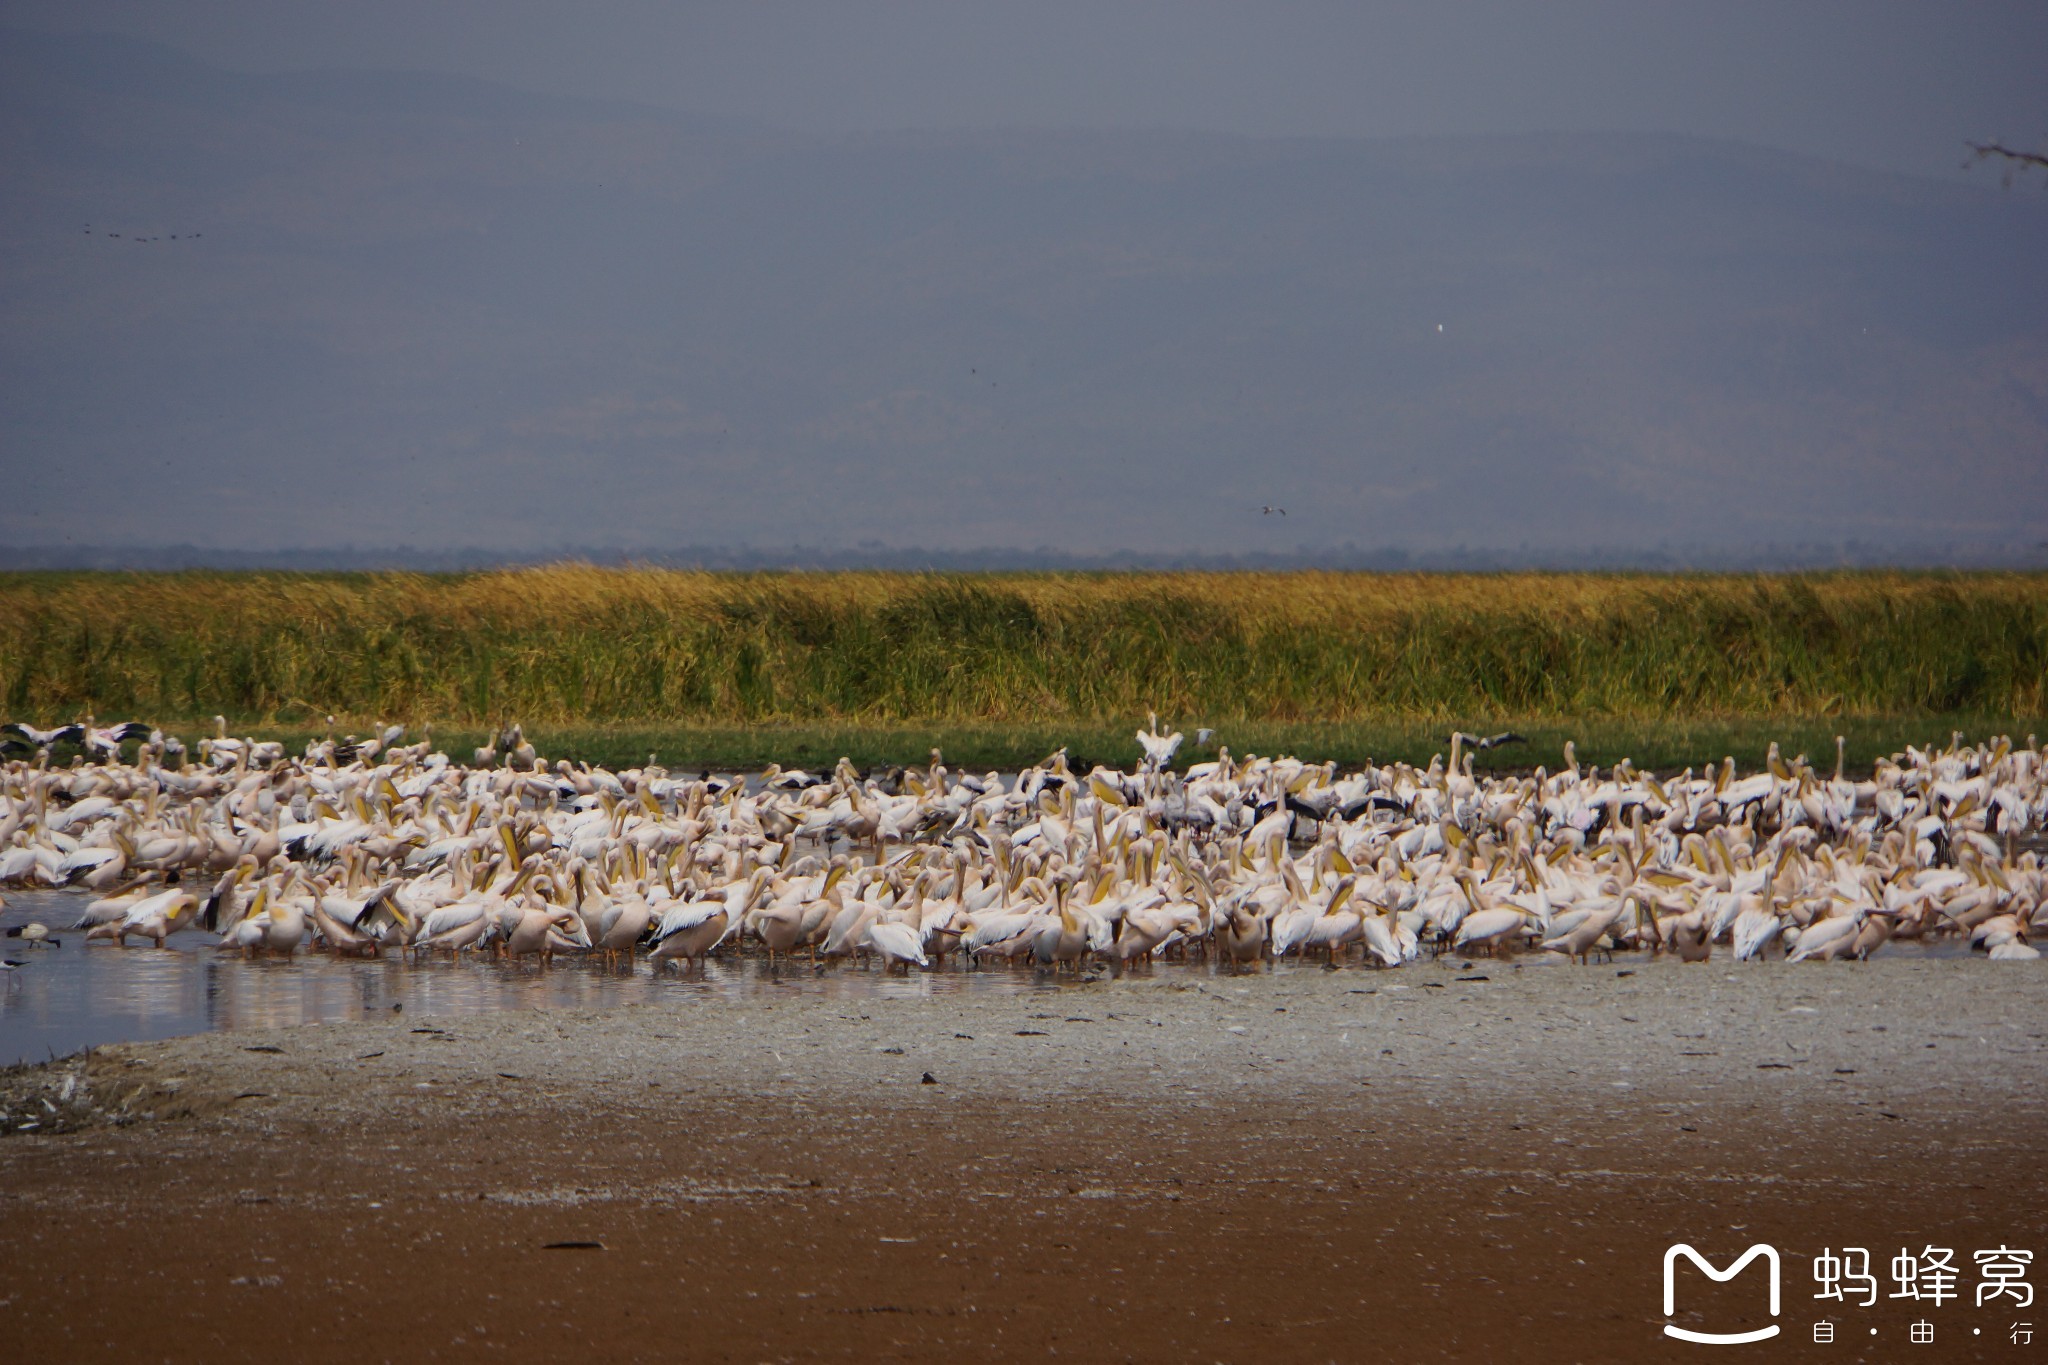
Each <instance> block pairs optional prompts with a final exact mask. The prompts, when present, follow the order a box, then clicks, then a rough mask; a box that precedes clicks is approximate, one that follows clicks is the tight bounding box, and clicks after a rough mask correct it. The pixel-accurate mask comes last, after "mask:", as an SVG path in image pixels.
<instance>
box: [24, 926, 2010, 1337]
mask: <svg viewBox="0 0 2048 1365" xmlns="http://www.w3.org/2000/svg"><path fill="white" fill-rule="evenodd" d="M1461 978H1484V979H1476V980H1475V979H1461ZM777 995H778V998H777V999H775V1000H774V1001H772V1002H769V1003H754V1002H748V1003H747V1004H745V1005H743V1006H734V1005H733V1004H732V1003H731V1002H721V1001H718V1000H715V999H705V1000H696V1001H689V1002H684V1003H678V1004H675V1005H656V1006H645V1007H633V1008H629V1009H622V1010H612V1011H605V1012H593V1013H586V1012H581V1011H546V1012H523V1013H513V1014H502V1015H494V1016H488V1017H481V1018H478V1017H470V1018H463V1019H460V1020H433V1019H419V1018H413V1017H409V1016H401V1017H397V1018H392V1019H387V1020H380V1021H377V1022H373V1023H365V1024H352V1025H345V1026H344V1025H331V1026H330V1025H322V1026H311V1027H305V1028H298V1029H289V1030H279V1031H275V1032H271V1033H249V1032H241V1033H221V1034H211V1035H204V1036H199V1037H194V1038H187V1039H177V1040H172V1041H170V1042H164V1043H149V1044H133V1045H124V1046H121V1047H115V1048H105V1049H101V1050H99V1051H97V1052H95V1053H94V1054H93V1055H92V1056H91V1058H90V1059H87V1060H81V1061H74V1062H70V1063H60V1064H58V1065H56V1066H55V1067H50V1068H37V1069H25V1070H19V1071H15V1072H12V1073H7V1074H6V1075H5V1076H4V1077H0V1106H4V1107H5V1108H6V1109H7V1110H8V1111H9V1112H11V1113H14V1114H16V1115H17V1117H19V1116H21V1115H24V1114H27V1113H30V1112H32V1111H37V1110H40V1111H41V1112H42V1113H43V1115H44V1119H45V1121H46V1122H45V1126H43V1127H38V1128H36V1129H33V1130H31V1131H28V1132H21V1133H16V1134H15V1135H13V1136H10V1137H8V1138H6V1139H4V1140H0V1216H4V1219H5V1222H4V1229H5V1236H4V1238H0V1340H4V1341H6V1342H8V1343H10V1345H9V1347H8V1349H7V1351H6V1354H7V1355H8V1356H9V1357H10V1358H14V1359H22V1360H32V1359H33V1360H95V1359H105V1360H133V1359H144V1358H147V1359H152V1360H154V1359H169V1360H199V1359H205V1360H209V1361H222V1360H242V1359H273V1360H274V1359H276V1358H278V1357H279V1356H280V1355H282V1356H284V1357H286V1358H291V1359H303V1360H347V1361H351V1362H361V1361H371V1360H386V1359H388V1360H399V1361H413V1360H455V1359H495V1360H529V1359H533V1360H538V1359H545V1358H560V1357H562V1356H563V1355H564V1354H567V1353H579V1354H583V1355H588V1354H591V1353H593V1352H594V1353H595V1354H596V1356H597V1358H601V1359H677V1358H683V1359H692V1360H698V1359H702V1360H736V1361H754V1360H779V1359H819V1358H831V1359H851V1360H865V1359H878V1358H880V1359H897V1358H901V1359H947V1360H950V1359H959V1358H963V1357H965V1356H967V1355H968V1354H969V1353H971V1354H972V1355H973V1356H974V1357H975V1358H981V1359H1014V1358H1032V1359H1047V1358H1054V1357H1068V1358H1076V1357H1077V1358H1080V1359H1084V1360H1114V1359H1137V1360H1184V1359H1189V1360H1204V1361H1207V1360H1260V1361H1265V1360H1332V1359H1334V1360H1356V1359H1373V1358H1387V1359H1403V1360H1406V1359H1470V1360H1495V1359H1506V1358H1514V1359H1518V1360H1642V1359H1654V1358H1660V1357H1663V1356H1671V1357H1674V1358H1683V1357H1684V1356H1685V1355H1686V1354H1688V1353H1690V1354H1697V1352H1698V1348H1697V1347H1687V1346H1681V1345H1678V1344H1676V1343H1670V1342H1667V1341H1666V1340H1665V1339H1663V1338H1662V1337H1661V1336H1660V1335H1659V1332H1660V1328H1661V1325H1662V1323H1663V1322H1664V1318H1663V1317H1662V1313H1661V1302H1660V1295H1661V1279H1660V1266H1661V1257H1662V1253H1663V1250H1664V1248H1665V1247H1666V1246H1667V1245H1668V1244H1670V1243H1672V1242H1674V1241H1681V1240H1682V1241H1687V1242H1690V1243H1692V1244H1694V1245H1696V1246H1698V1247H1700V1248H1701V1249H1702V1250H1703V1251H1706V1252H1708V1253H1709V1254H1712V1255H1714V1256H1715V1257H1716V1258H1717V1259H1720V1260H1723V1261H1724V1262H1725V1260H1726V1258H1727V1257H1728V1256H1729V1255H1731V1254H1732V1253H1734V1252H1737V1251H1740V1250H1741V1249H1742V1248H1743V1247H1746V1246H1747V1245H1749V1244H1750V1243H1752V1242H1755V1241H1768V1242H1773V1243H1775V1244H1776V1245H1778V1246H1780V1247H1781V1248H1783V1249H1785V1251H1786V1273H1785V1280H1786V1302H1785V1311H1784V1313H1783V1315H1782V1316H1781V1318H1780V1319H1779V1321H1780V1322H1782V1323H1783V1324H1784V1325H1785V1329H1786V1333H1787V1335H1786V1337H1785V1338H1784V1339H1781V1340H1780V1341H1779V1342H1777V1343H1774V1345H1773V1347H1772V1349H1774V1350H1777V1351H1779V1352H1780V1353H1781V1354H1782V1353H1792V1354H1805V1353H1808V1352H1811V1353H1814V1354H1815V1355H1816V1356H1818V1355H1820V1354H1821V1353H1822V1348H1820V1347H1815V1346H1812V1345H1810V1344H1803V1338H1804V1336H1805V1334H1806V1333H1808V1331H1809V1330H1810V1324H1811V1322H1812V1321H1813V1319H1814V1318H1816V1317H1818V1316H1820V1314H1819V1313H1818V1312H1816V1311H1814V1305H1813V1303H1812V1301H1811V1299H1810V1287H1811V1281H1810V1278H1809V1276H1808V1273H1807V1261H1806V1257H1807V1256H1810V1255H1811V1254H1812V1253H1813V1252H1815V1251H1817V1250H1818V1249H1819V1248H1820V1247H1821V1246H1822V1245H1824V1244H1825V1245H1834V1246H1841V1245H1844V1244H1863V1245H1868V1246H1871V1247H1873V1248H1895V1247H1897V1246H1898V1245H1900V1244H1911V1245H1913V1246H1916V1247H1917V1246H1918V1245H1920V1244H1921V1243H1922V1242H1927V1241H1932V1242H1936V1243H1940V1244H1944V1245H1952V1246H1957V1247H1962V1248H1966V1250H1965V1251H1964V1253H1963V1256H1962V1259H1963V1260H1964V1261H1965V1262H1967V1260H1968V1251H1967V1248H1970V1247H1976V1246H1992V1245H1996V1244H1999V1243H2001V1242H2002V1243H2009V1244H2011V1245H2015V1246H2032V1247H2035V1248H2037V1249H2048V1248H2044V1243H2048V1173H2044V1166H2043V1163H2042V1160H2041V1157H2040V1153H2041V1152H2042V1151H2043V1150H2044V1144H2048V1096H2044V1092H2043V1087H2042V1082H2043V1080H2044V1079H2048V973H2044V972H2043V971H2041V970H2038V969H2036V968H2035V967H2034V966H2033V965H2032V964H2015V969H2012V970H2003V969H2001V968H2000V967H1998V966H1994V965H1992V964H1987V963H1983V962H1975V961H1953V962H1935V961H1921V962H1896V963H1887V962H1885V961H1883V960H1878V961H1874V962H1871V963H1866V964H1848V963H1842V964H1830V965H1826V966H1816V967H1811V968H1808V969H1805V970H1801V969H1799V968H1793V967H1787V966H1785V965H1784V964H1772V965H1768V966H1764V965H1756V966H1749V967H1744V968H1739V969H1738V968H1735V967H1732V966H1724V965H1721V964H1708V965H1707V966H1705V967H1681V966H1679V965H1678V964H1674V963H1655V964H1644V965H1641V966H1638V967H1630V966H1627V965H1622V966H1619V967H1615V966H1593V967H1585V968H1577V967H1569V966H1562V965H1547V966H1537V965H1527V966H1522V967H1519V968H1518V967H1517V966H1516V964H1513V963H1506V962H1488V961H1479V962H1477V963H1475V964H1474V965H1473V966H1472V967H1470V968H1469V969H1464V968H1460V967H1459V966H1458V965H1457V964H1455V963H1446V964H1443V965H1439V966H1429V967H1421V968H1415V969H1410V970H1406V971H1402V972H1398V973H1394V972H1381V973H1374V972H1360V971H1340V972H1330V973H1317V972H1288V973H1276V974H1273V975H1266V976H1251V977H1245V978H1242V979H1238V980H1231V979H1227V978H1210V979H1192V978H1188V977H1169V976H1167V975H1166V974H1162V975H1161V976H1160V977H1158V978H1156V979H1151V980H1147V979H1141V978H1140V979H1126V980H1124V981H1121V982H1110V981H1103V982H1097V983H1092V984H1081V985H1074V986H1071V987H1069V988H1067V989H1064V990H1061V991H1057V992H1039V993H1032V994H1025V995H1018V996H1014V997H1008V996H1005V997H1000V998H990V997H986V996H983V997H978V998H977V997H965V996H949V997H934V998H928V999H876V1000H872V1001H866V1002H860V1003H854V1002H849V1001H847V1000H844V999H825V998H821V997H820V996H819V995H818V994H817V993H815V992H807V991H806V990H805V981H804V979H803V978H801V977H797V978H794V979H792V981H791V982H790V984H789V986H788V989H787V992H786V994H782V993H780V992H778V993H777ZM927 1075H929V1076H930V1077H931V1081H930V1082H929V1083H927V1082H926V1081H925V1080H924V1078H925V1077H926V1076H927ZM46 1099H47V1100H48V1101H49V1103H47V1104H45V1103H44V1100H46ZM554 1243H595V1244H597V1245H595V1246H551V1245H550V1244H554ZM2034 1278H2035V1280H2036V1282H2037V1283H2040V1282H2042V1281H2043V1280H2044V1279H2048V1276H2044V1275H2043V1274H2042V1272H2041V1271H2040V1270H2039V1269H2038V1268H2037V1270H2036V1273H2035V1276H2034ZM1740 1288H1741V1286H1740V1285H1737V1286H1731V1287H1726V1288H1716V1287H1712V1286H1706V1285H1705V1284H1704V1282H1700V1283H1699V1284H1696V1285H1688V1287H1687V1294H1688V1305H1689V1306H1688V1307H1687V1308H1686V1310H1685V1312H1686V1314H1687V1316H1686V1317H1684V1318H1683V1319H1681V1321H1682V1322H1693V1321H1695V1320H1697V1321H1699V1322H1705V1321H1707V1320H1708V1319H1712V1325H1713V1326H1714V1327H1715V1328H1716V1329H1717V1330H1733V1329H1736V1328H1739V1327H1747V1326H1755V1325H1758V1324H1760V1323H1762V1322H1764V1321H1768V1319H1767V1318H1765V1317H1764V1316H1763V1315H1762V1313H1761V1311H1760V1306H1759V1304H1758V1303H1757V1302H1756V1298H1755V1296H1754V1295H1749V1296H1747V1297H1743V1296H1739V1295H1738V1294H1737V1290H1738V1289H1740ZM1708 1290H1712V1292H1707V1291H1708ZM1695 1291H1698V1292H1697V1293H1696V1292H1695ZM1717 1296H1719V1297H1717ZM1691 1305H1697V1306H1691ZM1859 1312H1861V1315H1860V1316H1857V1314H1858V1313H1859ZM1837 1316H1838V1317H1839V1316H1841V1315H1840V1314H1839V1313H1838V1314H1837ZM1912 1316H1913V1315H1912V1314H1911V1313H1909V1312H1907V1311H1906V1309H1905V1308H1904V1307H1899V1306H1890V1305H1885V1306H1880V1307H1879V1308H1876V1309H1871V1310H1867V1312H1862V1311H1861V1310H1850V1320H1851V1321H1853V1322H1854V1323H1855V1324H1856V1330H1857V1331H1858V1332H1862V1333H1867V1330H1868V1327H1869V1326H1872V1325H1874V1326H1878V1327H1879V1328H1880V1329H1881V1332H1880V1336H1879V1337H1878V1338H1876V1339H1864V1338H1849V1339H1846V1340H1845V1341H1844V1342H1843V1344H1841V1345H1839V1346H1837V1347H1835V1348H1833V1349H1831V1350H1828V1351H1826V1352H1825V1354H1826V1357H1827V1358H1828V1359H1839V1360H1855V1359H1871V1360H1884V1359H1895V1358H1897V1357H1898V1355H1899V1354H1901V1353H1902V1352H1904V1351H1905V1350H1907V1349H1908V1348H1907V1347H1906V1345H1905V1340H1904V1337H1905V1326H1906V1324H1907V1323H1908V1322H1909V1321H1910V1320H1911V1319H1912ZM1993 1316H1995V1315H1993V1314H1990V1313H1989V1312H1988V1310H1987V1312H1986V1313H1984V1314H1979V1313H1976V1312H1975V1311H1974V1310H1972V1309H1971V1308H1970V1307H1969V1305H1967V1304H1965V1305H1962V1306H1954V1305H1952V1306H1950V1307H1949V1308H1947V1309H1945V1310H1943V1316H1942V1318H1941V1326H1942V1330H1943V1331H1944V1332H1945V1333H1946V1334H1947V1335H1945V1336H1944V1337H1943V1338H1942V1339H1941V1341H1939V1342H1938V1343H1937V1345H1936V1347H1935V1348H1934V1349H1933V1350H1931V1351H1930V1350H1925V1349H1922V1350H1920V1351H1919V1353H1918V1355H1916V1358H1926V1359H1937V1358H1938V1359H1962V1358H1972V1357H1974V1356H1976V1355H1978V1354H1979V1353H1982V1354H1983V1355H1984V1357H1985V1358H1994V1357H1995V1358H2008V1357H2009V1356H2010V1355H2011V1353H2012V1351H2013V1348H2012V1347H2011V1346H2010V1345H2008V1344H2007V1343H2006V1342H2005V1341H2004V1340H2003V1338H1994V1337H1993V1336H1991V1335H1990V1333H1991V1330H1992V1327H1993V1323H1992V1317H1993ZM1996 1325H1997V1326H1999V1327H2003V1325H2004V1324H2003V1321H2002V1319H2001V1320H2000V1321H1999V1323H1998V1324H1996ZM1972 1326H1982V1327H1983V1328H1984V1330H1985V1332H1986V1335H1985V1336H1984V1337H1982V1338H1973V1337H1970V1336H1968V1332H1969V1328H1970V1327H1972Z"/></svg>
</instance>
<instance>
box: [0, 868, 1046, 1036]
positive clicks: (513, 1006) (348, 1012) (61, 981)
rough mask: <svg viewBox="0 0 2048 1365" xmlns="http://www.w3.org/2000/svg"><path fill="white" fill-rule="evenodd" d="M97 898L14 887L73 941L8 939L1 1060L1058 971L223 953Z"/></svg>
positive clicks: (23, 902)
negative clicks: (224, 1034)
mask: <svg viewBox="0 0 2048 1365" xmlns="http://www.w3.org/2000/svg"><path fill="white" fill-rule="evenodd" d="M91 899H92V898H91V897H90V896H89V895H84V894H81V893H78V892H69V891H21V892H9V893H8V896H7V906H6V908H5V909H4V910H0V928H8V927H12V926H14V925H17V924H26V923H28V922H29V921H31V920H40V921H42V922H43V923H45V924H47V925H49V926H50V928H51V929H52V930H53V931H54V933H55V936H56V938H57V939H58V940H60V941H61V942H62V943H63V945H64V946H63V947H62V948H44V949H31V948H25V947H24V946H23V941H22V940H21V939H0V945H4V949H5V954H6V956H7V957H8V958H10V959H13V960H14V961H17V962H22V963H25V964H26V965H25V966H23V967H22V968H21V969H20V970H18V971H13V972H9V973H7V974H6V976H7V979H6V981H5V982H4V983H0V1066H11V1065H14V1064H15V1063H17V1062H39V1061H45V1060H47V1059H48V1058H49V1057H51V1056H52V1055H55V1056H60V1057H61V1056H63V1055H65V1054H66V1053H70V1052H76V1051H78V1050H79V1049H80V1048H84V1047H96V1046H99V1045H100V1044H103V1043H115V1042H129V1041H135V1040H140V1039H148V1038H172V1037H177V1036H179V1035H182V1034H187V1033H206V1032H212V1031H214V1030H219V1029H238V1028H277V1027H281V1026H287V1025H292V1024H312V1023H332V1022H337V1021H341V1020H347V1019H361V1018H364V1017H365V1016H368V1015H374V1014H377V1013H379V1012H382V1011H387V1010H390V1009H392V1008H393V1006H402V1007H403V1010H404V1012H405V1013H406V1014H409V1015H410V1014H419V1015H464V1014H489V1013H494V1012H496V1011H499V1010H519V1009H542V1008H546V1007H548V1006H554V1005H568V1006H575V1007H580V1008H584V1009H602V1008H610V1007H613V1006H617V1005H631V1004H641V1003H645V1002H649V1001H654V1000H665V999H675V998H679V997H680V998H691V997H709V998H724V999H731V1000H743V999H755V998H761V997H765V996H766V995H768V994H769V993H771V992H774V991H784V990H803V991H807V992H815V993H821V994H825V995H831V996H846V997H848V998H868V999H876V998H883V999H886V998H901V997H916V996H926V995H934V994H939V993H942V992H949V991H968V990H971V991H977V992H994V993H999V994H1015V993H1018V992H1021V991H1029V990H1033V989H1041V988H1046V989H1049V988H1052V987H1053V986H1054V985H1055V984H1056V983H1054V982H1053V980H1052V978H1050V977H1041V976H1040V975H1038V974H1036V973H1033V972H1029V971H1010V970H1007V969H1005V970H999V971H976V972H968V971H944V972H920V973H913V974H912V975H910V976H908V977H904V976H896V975H891V974H888V973H884V972H882V971H880V970H862V969H860V968H858V967H849V966H840V967H838V968H834V969H830V970H827V971H825V972H823V973H820V974H818V975H815V976H814V975H812V974H811V972H810V970H809V969H808V968H807V967H806V968H804V969H802V970H800V971H797V972H794V973H788V972H785V973H782V974H781V975H780V976H773V975H770V973H769V971H768V967H767V963H766V962H764V961H760V960H757V959H752V958H748V959H732V960H726V961H713V962H710V963H707V964H706V966H705V969H704V974H703V975H702V976H701V977H699V976H691V977H684V976H682V975H680V974H678V973H677V972H675V971H674V970H673V969H670V970H669V971H667V972H666V973H664V974H663V975H662V976H659V977H657V976H656V975H655V974H654V972H653V970H652V969H651V968H650V967H649V966H648V964H647V962H646V960H645V959H644V958H643V959H641V960H640V961H638V962H636V963H634V964H633V967H632V969H631V970H630V971H628V970H627V969H626V968H625V967H623V966H621V967H618V968H611V969H608V968H606V967H605V966H604V965H603V964H602V963H600V962H597V961H585V960H578V959H574V958H564V957H558V958H556V959H555V961H554V964H553V965H552V966H551V967H549V968H547V969H546V970H543V969H542V968H541V967H540V966H539V964H537V963H534V962H521V963H510V962H500V961H495V960H493V959H490V958H475V957H470V956H467V955H465V956H464V957H463V958H462V959H461V960H459V961H457V960H453V959H450V958H447V957H440V958H435V959H431V960H430V959H428V958H425V957H422V958H420V959H419V960H418V961H416V962H415V961H411V960H409V959H406V958H404V957H402V956H399V955H395V954H390V955H386V956H385V957H384V958H382V959H377V960H371V959H363V958H347V959H344V958H335V957H329V956H328V955H327V954H325V953H318V952H300V953H298V954H296V955H294V956H293V957H292V958H290V959H289V960H286V959H275V958H273V959H257V960H254V961H245V960H243V959H242V958H240V957H238V956H234V955H231V954H223V953H219V952H216V951H215V950H214V947H213V944H214V940H215V936H214V935H212V934H209V933H205V932H203V931H197V930H186V931H183V932H180V933H176V934H173V935H171V937H170V939H169V940H168V943H169V946H168V947H167V948H166V949H165V950H164V951H162V952H159V951H157V949H156V948H155V947H154V946H152V945H149V944H148V943H147V942H142V943H141V946H131V947H129V948H126V949H119V948H114V947H112V946H110V945H109V944H106V943H94V944H92V945H91V946H90V947H88V946H87V945H86V942H85V935H84V934H83V933H82V932H80V933H73V932H70V930H69V926H70V925H71V923H72V922H73V921H74V920H76V919H77V918H78V914H79V912H80V911H81V910H82V909H84V907H85V905H86V903H87V902H88V901H90V900H91ZM131 942H134V941H131Z"/></svg>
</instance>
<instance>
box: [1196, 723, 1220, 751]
mask: <svg viewBox="0 0 2048 1365" xmlns="http://www.w3.org/2000/svg"><path fill="white" fill-rule="evenodd" d="M1214 738H1216V732H1215V731H1214V730H1211V729H1209V728H1208V727H1206V726H1204V727H1203V728H1202V729H1199V730H1197V731H1195V747H1196V748H1207V747H1208V744H1209V741H1210V740H1212V739H1214Z"/></svg>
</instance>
